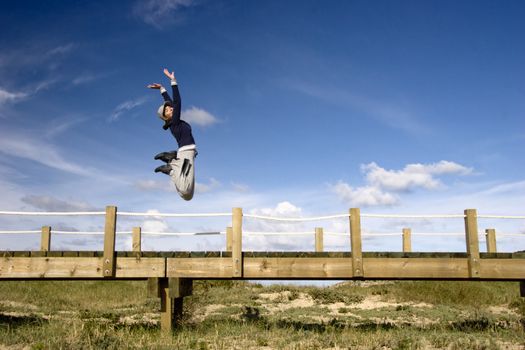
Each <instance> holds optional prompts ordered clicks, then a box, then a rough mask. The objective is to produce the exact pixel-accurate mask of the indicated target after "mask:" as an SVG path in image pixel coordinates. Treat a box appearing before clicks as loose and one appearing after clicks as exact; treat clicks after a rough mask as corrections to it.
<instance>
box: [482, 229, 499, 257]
mask: <svg viewBox="0 0 525 350" xmlns="http://www.w3.org/2000/svg"><path fill="white" fill-rule="evenodd" d="M485 240H486V241H487V253H497V252H498V250H497V248H496V230H495V229H493V228H488V229H486V230H485Z"/></svg>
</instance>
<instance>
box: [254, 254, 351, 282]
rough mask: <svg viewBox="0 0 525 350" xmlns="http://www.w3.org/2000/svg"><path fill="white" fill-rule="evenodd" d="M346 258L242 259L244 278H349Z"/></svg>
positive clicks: (349, 271)
mask: <svg viewBox="0 0 525 350" xmlns="http://www.w3.org/2000/svg"><path fill="white" fill-rule="evenodd" d="M351 265H352V260H351V259H348V258H244V277H245V278H248V279H250V278H304V279H309V278H351V277H353V276H352V270H351Z"/></svg>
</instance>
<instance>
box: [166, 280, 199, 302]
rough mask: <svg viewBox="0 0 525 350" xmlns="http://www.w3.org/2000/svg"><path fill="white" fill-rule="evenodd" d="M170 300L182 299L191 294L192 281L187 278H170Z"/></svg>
mask: <svg viewBox="0 0 525 350" xmlns="http://www.w3.org/2000/svg"><path fill="white" fill-rule="evenodd" d="M168 283H169V289H170V298H183V297H186V296H189V295H191V294H192V293H193V280H192V279H189V278H170V279H169V281H168Z"/></svg>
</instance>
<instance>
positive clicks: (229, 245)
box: [226, 226, 233, 252]
mask: <svg viewBox="0 0 525 350" xmlns="http://www.w3.org/2000/svg"><path fill="white" fill-rule="evenodd" d="M232 239H233V229H232V228H231V226H228V227H226V251H227V252H231V251H232Z"/></svg>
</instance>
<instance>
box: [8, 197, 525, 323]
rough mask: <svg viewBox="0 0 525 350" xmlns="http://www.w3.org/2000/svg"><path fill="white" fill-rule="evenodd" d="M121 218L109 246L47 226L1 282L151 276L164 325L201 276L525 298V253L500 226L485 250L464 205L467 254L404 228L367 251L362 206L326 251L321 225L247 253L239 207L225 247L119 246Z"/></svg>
mask: <svg viewBox="0 0 525 350" xmlns="http://www.w3.org/2000/svg"><path fill="white" fill-rule="evenodd" d="M116 218H117V212H116V207H112V206H110V207H107V208H106V215H105V231H104V250H103V251H52V250H50V240H51V228H50V227H48V226H45V227H43V228H42V236H41V250H40V251H5V252H0V281H2V280H85V279H87V280H93V279H100V280H118V279H130V280H148V283H149V286H150V291H151V293H152V294H153V295H155V296H158V297H160V298H161V311H162V316H161V325H162V328H163V329H165V330H168V329H171V328H172V325H173V324H172V322H173V321H174V320H175V319H176V318H177V315H180V313H181V312H182V300H183V298H184V297H185V296H187V295H190V294H191V290H192V281H193V280H194V279H236V280H259V279H268V280H294V279H298V280H318V279H327V280H378V279H389V280H390V279H395V280H420V279H421V280H472V281H481V280H484V281H520V282H521V283H520V285H521V293H522V296H525V282H524V281H525V252H516V253H497V252H496V242H495V238H493V237H491V236H490V234H491V233H492V235H493V230H487V250H488V252H487V253H482V252H480V249H479V241H478V229H477V215H476V211H475V210H473V209H467V210H465V215H464V220H465V239H466V252H464V253H434V252H411V251H410V239H409V238H410V231H409V230H403V250H404V251H403V252H363V251H362V249H361V224H360V212H359V209H357V208H354V209H351V210H350V212H349V227H350V230H349V231H350V243H351V244H350V247H349V248H350V249H349V251H348V252H324V251H323V242H322V230H320V229H317V230H316V232H315V234H316V243H315V250H316V251H315V252H251V251H243V250H242V210H241V209H240V208H234V209H233V212H232V226H231V227H229V228H228V229H227V230H226V233H227V235H226V250H225V251H211V252H147V251H142V250H141V231H140V228H135V229H134V230H133V251H128V252H122V251H115V236H116Z"/></svg>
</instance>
